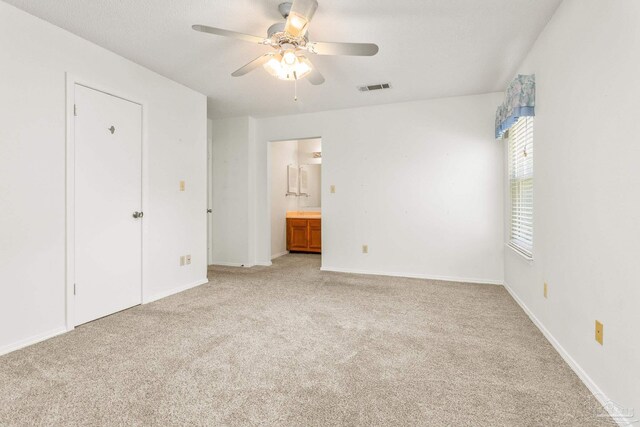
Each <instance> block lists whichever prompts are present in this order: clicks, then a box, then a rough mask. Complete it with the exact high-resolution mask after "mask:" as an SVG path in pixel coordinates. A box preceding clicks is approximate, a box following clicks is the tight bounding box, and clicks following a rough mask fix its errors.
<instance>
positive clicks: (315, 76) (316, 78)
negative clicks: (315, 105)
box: [307, 67, 324, 86]
mask: <svg viewBox="0 0 640 427" xmlns="http://www.w3.org/2000/svg"><path fill="white" fill-rule="evenodd" d="M307 80H309V83H311V84H312V85H315V86H317V85H321V84H322V83H324V76H323V75H322V74H320V71H318V69H317V68H316V67H313V70H311V72H310V73H309V74H307Z"/></svg>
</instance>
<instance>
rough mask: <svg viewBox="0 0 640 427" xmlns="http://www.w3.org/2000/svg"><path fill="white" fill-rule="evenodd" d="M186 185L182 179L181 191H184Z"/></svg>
mask: <svg viewBox="0 0 640 427" xmlns="http://www.w3.org/2000/svg"><path fill="white" fill-rule="evenodd" d="M184 187H185V184H184V181H180V191H184Z"/></svg>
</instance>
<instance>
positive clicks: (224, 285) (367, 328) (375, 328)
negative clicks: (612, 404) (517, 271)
mask: <svg viewBox="0 0 640 427" xmlns="http://www.w3.org/2000/svg"><path fill="white" fill-rule="evenodd" d="M319 265H320V257H319V256H316V255H287V256H285V257H282V258H279V259H277V260H276V262H275V263H274V266H273V267H269V268H267V267H256V268H251V269H240V268H222V267H221V268H213V269H211V270H210V272H209V273H210V279H211V282H210V283H208V284H206V285H203V286H200V287H198V288H195V289H192V290H190V291H186V292H183V293H181V294H178V295H175V296H172V297H169V298H166V299H163V300H160V301H157V302H155V303H152V304H148V305H145V306H139V307H136V308H133V309H131V310H127V311H124V312H121V313H118V314H115V315H113V316H110V317H106V318H104V319H101V320H98V321H95V322H92V323H89V324H86V325H84V326H81V327H79V328H77V329H76V330H75V331H73V332H71V333H68V334H65V335H62V336H59V337H57V338H54V339H51V340H48V341H46V342H43V343H40V344H37V345H34V346H31V347H29V348H26V349H23V350H20V351H16V352H14V353H11V354H9V355H6V356H3V357H0V425H2V426H5V425H7V426H12V425H83V426H89V425H186V424H190V425H286V426H295V425H297V426H329V425H381V426H382V425H384V426H388V425H397V426H400V425H402V426H404V425H429V426H445V425H460V426H516V425H518V426H520V425H527V426H569V425H571V426H590V425H598V422H600V423H601V424H602V425H610V424H608V420H604V419H602V418H598V417H597V416H596V415H597V414H598V413H599V412H600V411H602V408H601V407H600V406H599V405H598V404H597V403H596V401H595V399H594V398H593V397H592V396H591V394H590V393H589V392H588V390H587V389H586V388H585V387H584V385H582V383H581V382H580V381H579V380H578V378H577V377H576V376H575V375H574V374H573V373H572V371H571V370H570V369H569V367H568V366H567V365H566V364H565V363H564V362H563V361H562V359H561V358H560V356H559V355H558V354H557V353H556V352H555V351H554V350H553V348H552V347H551V346H550V345H549V343H548V342H547V341H546V340H545V339H544V337H543V336H542V335H541V334H540V332H539V331H538V330H537V329H536V328H535V326H534V325H533V324H532V323H531V322H530V321H529V319H528V318H527V316H526V315H525V313H523V312H522V310H521V309H520V308H519V307H518V306H517V305H516V303H515V302H514V301H513V300H512V299H511V297H510V296H509V295H508V293H507V292H506V291H505V290H504V288H502V287H499V286H491V285H469V284H456V283H445V282H433V281H425V280H415V279H399V278H388V277H374V276H360V275H346V274H338V273H325V272H320V271H319Z"/></svg>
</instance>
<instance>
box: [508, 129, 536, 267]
mask: <svg viewBox="0 0 640 427" xmlns="http://www.w3.org/2000/svg"><path fill="white" fill-rule="evenodd" d="M509 187H510V193H511V232H510V242H509V243H510V245H511V246H512V247H513V248H514V249H516V250H518V251H519V252H521V253H522V254H523V255H525V256H527V257H529V258H531V257H532V249H533V117H521V118H519V119H518V121H517V122H516V123H515V124H514V125H513V126H512V127H511V128H510V129H509Z"/></svg>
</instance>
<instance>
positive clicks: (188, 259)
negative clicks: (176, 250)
mask: <svg viewBox="0 0 640 427" xmlns="http://www.w3.org/2000/svg"><path fill="white" fill-rule="evenodd" d="M185 259H186V261H187V265H189V264H191V255H187V256H185Z"/></svg>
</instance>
